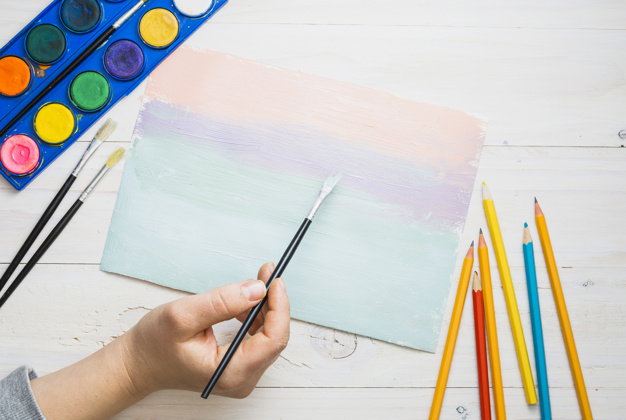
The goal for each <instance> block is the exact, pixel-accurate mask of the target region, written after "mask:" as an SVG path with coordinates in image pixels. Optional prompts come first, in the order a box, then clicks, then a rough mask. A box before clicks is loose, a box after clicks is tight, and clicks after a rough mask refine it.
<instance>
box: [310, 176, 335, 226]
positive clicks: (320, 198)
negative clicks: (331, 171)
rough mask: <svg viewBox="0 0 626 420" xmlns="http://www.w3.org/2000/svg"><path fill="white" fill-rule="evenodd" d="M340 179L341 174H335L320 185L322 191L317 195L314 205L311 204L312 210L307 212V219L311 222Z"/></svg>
mask: <svg viewBox="0 0 626 420" xmlns="http://www.w3.org/2000/svg"><path fill="white" fill-rule="evenodd" d="M340 179H341V172H337V173H336V174H335V175H333V176H331V177H330V178H327V179H326V181H324V185H322V189H321V190H320V193H319V194H318V195H317V199H316V200H315V203H313V208H312V209H311V211H310V212H309V215H308V216H307V219H309V220H313V217H314V216H315V213H317V210H319V208H320V206H321V205H322V203H323V202H324V200H325V199H326V197H328V194H330V193H331V192H332V190H333V188H335V185H337V183H338V182H339V180H340Z"/></svg>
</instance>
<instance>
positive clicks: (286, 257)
mask: <svg viewBox="0 0 626 420" xmlns="http://www.w3.org/2000/svg"><path fill="white" fill-rule="evenodd" d="M340 178H341V173H337V174H335V175H334V176H331V177H330V178H328V179H326V181H324V185H323V186H322V189H321V190H320V192H319V194H318V196H317V199H316V200H315V202H314V203H313V207H312V208H311V211H310V212H309V215H308V216H307V217H306V219H304V222H302V225H301V226H300V228H299V229H298V232H296V235H295V236H294V237H293V239H292V240H291V243H290V244H289V246H288V247H287V250H286V251H285V253H284V254H283V256H282V257H281V258H280V261H279V262H278V265H277V266H276V268H275V269H274V272H273V273H272V275H271V276H270V279H269V280H268V281H267V292H268V293H269V290H270V286H271V285H272V282H273V281H274V279H275V278H277V277H280V276H282V274H283V271H285V268H287V264H289V261H290V260H291V257H293V255H294V254H295V253H296V249H298V245H300V242H301V241H302V238H304V235H305V233H306V231H307V230H308V229H309V226H311V223H312V222H313V217H315V213H317V211H318V210H319V208H320V206H321V205H322V203H323V202H324V200H325V199H326V197H328V195H329V194H330V193H331V191H332V190H333V188H335V185H337V182H339V179H340ZM265 302H267V294H266V295H265V297H264V298H263V300H262V301H261V302H260V303H258V304H257V305H256V306H255V307H254V308H252V309H251V310H250V313H249V314H248V316H247V317H246V319H245V321H244V322H243V324H242V325H241V328H240V329H239V332H238V333H237V335H236V336H235V338H234V340H233V342H232V343H231V344H230V347H229V348H228V350H227V351H226V354H225V355H224V358H223V359H222V361H221V362H220V364H219V365H218V366H217V369H216V370H215V372H214V373H213V376H212V377H211V380H210V381H209V383H208V384H207V386H206V388H204V392H202V398H205V399H206V398H208V396H209V394H210V393H211V391H212V390H213V388H215V385H216V384H217V381H218V380H219V379H220V376H222V373H224V369H226V366H227V365H228V362H230V359H231V358H232V357H233V355H234V354H235V351H237V348H238V347H239V345H240V344H241V342H242V341H243V338H244V337H245V336H246V334H247V333H248V330H249V329H250V327H251V326H252V323H253V322H254V320H255V319H256V317H257V315H258V314H259V312H261V309H262V308H263V305H265Z"/></svg>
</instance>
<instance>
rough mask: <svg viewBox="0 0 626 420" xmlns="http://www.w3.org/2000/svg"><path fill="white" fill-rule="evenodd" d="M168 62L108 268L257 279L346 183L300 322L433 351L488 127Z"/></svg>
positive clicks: (223, 67)
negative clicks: (338, 174)
mask: <svg viewBox="0 0 626 420" xmlns="http://www.w3.org/2000/svg"><path fill="white" fill-rule="evenodd" d="M175 55H176V58H174V59H171V60H168V61H167V62H166V63H164V64H163V65H162V66H160V67H159V68H158V69H157V71H156V72H155V73H154V74H153V76H152V77H151V79H150V82H149V84H148V87H147V90H146V96H145V98H144V104H143V108H142V111H141V113H140V117H139V119H138V122H137V125H136V130H135V140H134V142H133V148H132V151H131V155H130V157H129V159H128V160H127V162H126V167H125V169H124V175H123V181H122V186H121V188H120V193H119V195H118V200H117V203H116V208H115V212H114V215H113V220H112V222H111V228H110V231H109V236H108V238H107V244H106V249H105V253H104V256H103V260H102V266H101V268H102V269H103V270H106V271H112V272H116V273H120V274H124V275H128V276H132V277H137V278H141V279H145V280H149V281H151V282H154V283H157V284H161V285H164V286H168V287H173V288H176V289H182V290H187V291H190V292H194V293H200V292H203V291H206V290H209V289H211V288H213V287H216V286H218V285H220V284H225V283H229V282H233V281H236V280H239V279H243V278H248V277H250V275H252V274H253V273H255V272H256V270H257V269H258V267H259V266H260V265H261V264H262V263H263V262H265V261H270V260H276V259H278V258H279V257H280V255H281V254H282V252H283V251H284V249H285V247H286V246H287V244H288V243H289V241H290V239H291V237H292V235H293V233H294V232H295V231H296V229H297V228H298V226H299V225H300V223H301V222H302V219H303V218H304V216H306V214H307V212H308V210H309V208H310V206H311V204H312V202H313V200H314V198H315V196H316V194H317V192H318V190H319V188H320V186H321V184H322V182H323V180H324V179H325V178H326V177H327V176H328V175H330V174H332V173H333V172H335V171H336V170H342V171H343V173H344V176H343V178H342V180H341V182H340V184H339V185H338V186H337V188H336V191H334V192H333V194H332V195H331V196H330V197H329V198H328V199H327V202H326V203H325V204H324V206H323V207H322V209H321V210H320V212H319V213H318V216H317V217H316V220H315V221H314V223H313V225H312V227H311V230H310V231H309V233H308V234H307V237H306V238H305V240H304V241H303V243H302V245H301V246H300V248H299V250H298V252H297V253H296V255H295V256H294V258H293V260H292V262H291V264H290V266H289V267H288V268H287V271H286V272H285V278H286V281H287V288H288V292H289V295H290V299H291V302H292V316H293V317H294V318H297V319H301V320H304V321H309V322H314V323H317V324H321V325H324V326H327V327H332V328H337V329H341V330H345V331H349V332H354V333H357V334H361V335H365V336H369V337H372V338H376V339H380V340H385V341H388V342H391V343H395V344H399V345H403V346H408V347H412V348H416V349H422V350H426V351H430V352H434V351H435V349H436V345H437V340H438V335H439V330H440V328H441V321H442V314H443V310H444V308H445V301H446V298H447V295H448V289H449V286H450V279H451V275H452V273H453V270H454V265H455V261H456V255H455V250H456V249H457V246H458V241H459V237H460V234H461V232H462V229H463V223H464V220H465V217H466V214H467V207H468V204H469V200H470V195H471V191H472V187H473V184H474V178H475V175H476V167H477V162H478V159H479V157H480V151H481V148H482V141H483V137H484V132H485V123H484V122H483V121H481V120H479V119H477V118H475V117H471V116H469V115H467V114H464V113H462V112H459V111H455V110H450V109H446V108H442V107H435V106H432V105H426V104H420V103H416V102H412V101H408V100H405V99H400V98H396V97H393V96H391V95H388V94H385V93H382V92H378V91H375V90H371V89H365V88H360V87H356V86H352V85H349V84H345V83H340V82H336V81H332V80H328V79H323V78H319V77H314V76H310V75H304V74H301V73H298V72H293V71H289V70H283V69H277V68H273V67H269V66H265V65H262V64H258V63H254V62H250V61H246V60H242V59H238V58H235V57H231V56H228V55H225V54H220V53H213V52H202V51H195V50H192V49H189V48H183V49H179V51H177V52H176V53H175ZM198 66H200V68H204V69H208V70H207V73H206V74H198V72H197V68H198ZM189 68H195V70H194V71H195V73H194V75H193V76H192V74H191V73H190V71H189V70H187V69H189ZM181 74H182V75H183V77H181ZM177 80H186V82H182V83H183V86H181V82H178V83H177V82H176V81H177Z"/></svg>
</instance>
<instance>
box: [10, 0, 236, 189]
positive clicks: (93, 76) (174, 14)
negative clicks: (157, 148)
mask: <svg viewBox="0 0 626 420" xmlns="http://www.w3.org/2000/svg"><path fill="white" fill-rule="evenodd" d="M226 2H227V0H203V1H200V0H139V2H138V1H137V0H54V1H53V2H52V3H51V4H50V5H49V6H48V7H47V8H46V9H45V10H44V11H43V12H41V13H40V14H39V15H38V16H37V17H36V18H35V19H34V20H33V21H32V22H31V23H30V24H29V25H27V26H26V27H25V28H24V29H23V30H22V31H21V32H20V33H19V34H17V35H16V36H15V37H14V38H13V39H12V40H11V41H10V42H9V43H8V44H7V45H5V46H4V47H3V48H2V49H1V50H0V133H2V134H1V135H0V173H1V174H2V175H3V176H4V177H5V178H6V179H7V180H8V181H9V183H10V184H11V185H13V187H15V188H16V189H17V190H21V189H23V188H24V187H26V186H27V185H28V184H29V183H30V182H31V181H32V180H33V179H34V178H35V177H36V176H37V175H39V174H40V173H41V172H42V171H43V170H44V169H45V168H46V167H47V166H48V165H49V164H50V163H51V162H53V161H54V160H55V159H56V158H57V157H58V156H59V155H60V154H61V153H63V151H64V150H65V149H67V148H68V147H69V146H70V145H71V144H73V143H74V142H75V141H76V140H77V139H78V138H79V137H80V136H81V135H82V134H83V133H84V132H85V131H86V130H88V129H89V128H90V127H91V125H92V124H94V123H95V122H96V121H98V119H99V118H100V117H101V116H102V115H104V114H105V113H106V112H107V111H108V110H109V109H110V108H111V107H113V106H114V105H115V104H116V103H117V102H118V101H119V100H120V99H122V98H123V97H125V96H127V95H128V94H129V93H130V92H132V91H133V90H134V89H135V88H136V87H137V86H138V85H139V84H140V83H141V82H142V81H143V80H144V79H145V78H146V77H147V76H148V75H149V74H150V72H152V70H154V68H155V67H156V66H157V65H158V64H159V63H161V61H163V60H164V59H165V58H166V57H167V56H168V55H169V54H170V53H171V52H172V51H174V50H175V49H176V48H177V47H178V46H179V45H180V44H181V43H182V42H184V41H185V39H187V38H188V37H189V36H190V35H191V34H192V33H193V32H194V31H195V30H197V29H198V28H199V27H200V26H201V25H202V24H203V23H204V22H206V21H207V20H208V19H209V18H210V17H211V16H213V15H214V14H215V13H216V12H217V11H218V10H219V9H220V8H221V7H222V6H224V4H226Z"/></svg>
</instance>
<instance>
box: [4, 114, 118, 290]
mask: <svg viewBox="0 0 626 420" xmlns="http://www.w3.org/2000/svg"><path fill="white" fill-rule="evenodd" d="M116 128H117V123H116V122H115V121H113V120H112V119H110V118H109V119H108V120H106V122H105V123H104V124H102V127H100V129H99V130H98V132H97V133H96V135H95V136H94V138H93V140H91V143H90V144H89V147H87V150H85V153H84V154H83V157H82V158H81V159H80V161H79V162H78V165H76V168H74V170H73V171H72V173H71V174H70V176H69V177H68V178H67V181H65V184H63V186H62V187H61V189H60V190H59V192H58V193H57V195H56V196H55V197H54V199H53V200H52V201H51V202H50V204H49V205H48V208H46V211H44V212H43V214H42V215H41V218H40V219H39V221H38V222H37V224H36V225H35V228H34V229H33V230H32V232H31V233H30V235H28V238H26V241H25V242H24V244H23V245H22V247H21V248H20V250H19V251H17V254H16V255H15V258H13V261H11V264H9V267H8V268H7V269H6V271H5V272H4V274H3V275H2V278H0V291H1V290H2V288H4V285H5V284H7V282H8V281H9V279H10V278H11V276H12V275H13V272H14V271H15V269H16V268H17V266H18V265H19V263H20V262H21V261H22V258H24V255H26V253H27V252H28V250H29V249H30V247H31V246H32V245H33V243H34V242H35V239H37V236H39V234H40V233H41V231H42V230H43V228H44V226H45V225H46V223H48V221H49V220H50V217H52V214H53V213H54V212H55V211H56V209H57V207H59V204H60V203H61V201H62V200H63V198H64V197H65V195H66V194H67V192H68V191H69V190H70V187H71V186H72V184H73V183H74V181H76V178H77V177H78V174H79V173H80V171H81V169H83V166H85V163H86V162H87V161H88V160H89V158H90V157H91V155H93V153H94V152H95V151H96V150H97V149H98V147H100V145H101V144H102V142H104V141H105V140H106V139H108V138H109V136H110V135H111V133H113V131H115V129H116Z"/></svg>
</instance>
